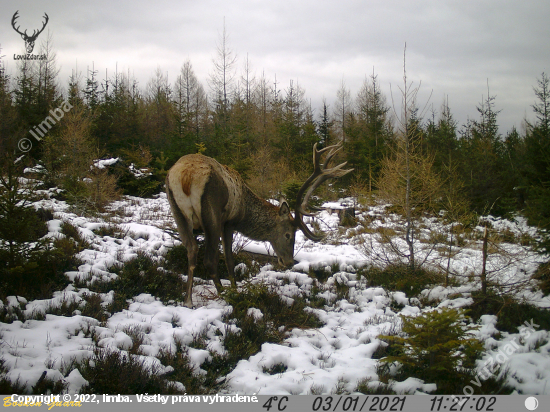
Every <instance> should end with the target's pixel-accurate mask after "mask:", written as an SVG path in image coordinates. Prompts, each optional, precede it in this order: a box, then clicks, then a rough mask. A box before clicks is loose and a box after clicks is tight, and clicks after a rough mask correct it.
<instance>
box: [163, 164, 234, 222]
mask: <svg viewBox="0 0 550 412" xmlns="http://www.w3.org/2000/svg"><path fill="white" fill-rule="evenodd" d="M166 183H167V185H168V188H169V190H171V191H172V194H173V197H174V200H175V201H176V203H177V205H178V207H179V209H180V210H181V212H182V213H183V215H184V216H186V217H187V218H188V219H189V220H191V221H192V222H193V229H199V228H204V223H205V222H203V208H205V207H208V208H212V209H218V211H219V212H220V213H221V219H222V221H224V222H225V221H228V220H233V219H239V217H240V216H241V215H242V214H243V213H244V207H243V200H242V198H243V187H244V182H243V181H242V179H241V177H240V176H239V174H238V173H237V172H236V171H234V170H232V169H230V168H228V167H226V166H223V165H221V164H220V163H218V162H217V161H216V160H214V159H212V158H210V157H207V156H203V155H201V154H191V155H187V156H183V157H182V158H180V159H179V160H178V161H177V162H176V164H174V166H172V168H171V169H170V170H169V171H168V175H167V177H166Z"/></svg>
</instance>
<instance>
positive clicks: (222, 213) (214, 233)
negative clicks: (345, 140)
mask: <svg viewBox="0 0 550 412" xmlns="http://www.w3.org/2000/svg"><path fill="white" fill-rule="evenodd" d="M341 148H342V144H341V143H340V144H337V145H334V146H329V147H326V148H324V149H322V150H317V145H315V146H314V147H313V166H314V171H313V174H312V175H311V176H310V177H309V178H308V179H307V180H306V181H305V183H304V184H303V186H302V187H301V188H300V190H299V191H298V193H297V196H296V197H297V199H296V208H295V211H294V212H295V213H294V217H292V215H291V214H290V207H289V206H288V203H287V202H286V201H285V200H284V199H282V200H281V202H280V205H279V206H275V205H273V204H271V203H269V202H267V201H265V200H264V199H261V198H259V197H258V196H256V195H255V194H254V193H253V192H252V190H251V189H250V188H249V187H248V186H247V185H246V184H245V183H244V181H243V180H242V178H241V177H240V176H239V174H238V173H237V172H236V171H235V170H233V169H230V168H229V167H227V166H223V165H221V164H219V163H218V162H217V161H216V160H214V159H212V158H210V157H207V156H203V155H201V154H191V155H187V156H183V157H182V158H180V159H179V160H178V161H177V163H176V164H175V165H174V166H172V168H171V169H170V170H169V171H168V174H167V176H166V194H167V196H168V201H169V203H170V208H171V209H172V215H173V216H174V219H175V221H176V225H177V227H178V232H179V235H180V239H181V241H182V243H183V245H184V246H185V248H186V249H187V257H188V262H189V268H188V272H187V275H188V279H187V296H186V298H185V305H186V306H187V307H192V306H193V301H192V289H193V271H194V270H195V268H196V266H197V254H198V246H197V241H196V239H195V236H194V235H193V229H202V231H203V232H204V243H205V249H206V250H205V254H204V266H205V268H206V271H207V272H208V273H209V274H210V276H211V277H212V279H213V281H214V285H215V286H216V289H217V290H218V293H220V292H221V291H222V290H223V288H222V284H221V282H220V279H219V277H218V274H217V271H216V268H217V264H218V262H219V242H220V237H221V239H222V245H223V250H224V254H225V262H226V265H227V271H228V273H229V278H230V280H231V285H232V286H233V287H236V284H235V278H234V263H233V254H232V243H233V232H234V231H237V232H240V233H242V234H243V235H245V236H247V237H249V238H250V239H253V240H258V241H268V242H270V243H271V245H272V246H273V249H274V250H275V253H276V254H277V256H278V258H279V262H280V263H282V264H283V265H285V266H290V265H292V264H293V263H294V259H293V258H294V235H295V232H296V230H297V229H300V230H302V232H303V233H304V235H305V236H306V237H307V238H309V239H311V240H313V241H315V242H318V241H319V240H321V239H323V236H318V235H315V234H313V233H312V232H311V231H310V230H309V228H308V227H307V226H306V224H305V223H304V221H303V216H311V214H310V213H308V212H306V210H305V209H306V208H307V203H308V200H309V197H310V196H311V194H312V193H313V191H314V190H315V189H316V188H317V187H318V186H319V185H320V184H321V183H323V182H324V181H326V180H327V179H329V178H338V177H341V176H344V175H345V174H346V173H349V172H351V170H343V167H344V165H345V164H346V163H342V164H339V165H338V166H335V167H332V168H328V165H329V163H330V161H331V160H332V158H333V157H334V155H335V154H336V153H337V152H338V151H339V150H340V149H341ZM325 152H328V154H327V156H326V158H325V163H324V164H321V163H320V160H321V155H322V154H323V153H325Z"/></svg>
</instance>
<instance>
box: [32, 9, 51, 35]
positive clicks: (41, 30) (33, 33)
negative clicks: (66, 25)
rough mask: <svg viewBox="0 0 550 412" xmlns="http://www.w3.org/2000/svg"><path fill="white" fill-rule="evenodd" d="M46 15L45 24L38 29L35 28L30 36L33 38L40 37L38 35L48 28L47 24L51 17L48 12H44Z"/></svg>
mask: <svg viewBox="0 0 550 412" xmlns="http://www.w3.org/2000/svg"><path fill="white" fill-rule="evenodd" d="M44 17H45V19H46V20H45V21H44V24H42V28H41V29H40V30H38V31H36V30H34V31H33V32H32V36H31V37H30V38H31V39H33V40H35V39H36V38H37V37H38V35H39V34H40V33H42V32H43V31H44V29H45V28H46V24H48V21H49V20H50V18H49V17H48V15H47V14H46V13H44Z"/></svg>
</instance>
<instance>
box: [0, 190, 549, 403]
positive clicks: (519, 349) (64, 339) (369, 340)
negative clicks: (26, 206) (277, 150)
mask: <svg viewBox="0 0 550 412" xmlns="http://www.w3.org/2000/svg"><path fill="white" fill-rule="evenodd" d="M36 206H37V207H38V206H42V207H47V208H53V209H54V210H55V214H54V216H55V219H54V220H52V221H50V222H49V223H48V228H49V231H50V233H49V234H48V236H59V235H60V230H61V229H60V228H61V223H62V222H63V221H68V222H71V223H72V224H73V225H74V226H76V227H77V228H78V230H79V232H80V234H81V235H82V236H84V237H85V238H86V239H87V240H88V241H89V242H90V244H91V246H90V248H89V249H86V250H84V251H82V252H81V253H80V254H79V258H80V259H82V261H83V262H85V263H84V264H83V265H81V266H80V267H79V268H78V271H74V272H69V273H67V275H68V276H69V278H70V279H71V280H75V279H80V280H94V279H103V278H110V277H112V276H116V275H114V274H112V273H110V272H109V267H111V266H112V265H113V264H114V263H116V262H124V261H127V260H129V259H131V258H133V257H135V256H137V253H138V252H139V251H148V252H154V253H156V254H158V255H163V254H165V253H166V252H167V251H168V250H169V249H170V248H171V247H173V246H174V244H177V243H178V242H177V241H175V240H174V239H173V238H172V237H171V236H170V235H169V234H168V233H167V232H166V231H165V229H166V228H171V229H173V228H174V225H173V223H172V218H171V215H170V211H169V206H168V203H167V200H166V196H165V195H164V194H161V195H159V196H157V197H156V198H153V199H140V198H136V197H126V198H125V199H124V200H121V201H118V202H114V203H113V204H112V205H111V209H112V210H116V211H117V212H118V213H117V215H116V216H115V217H112V218H111V223H108V222H105V221H103V220H101V219H89V218H84V217H81V216H77V215H75V214H73V213H71V212H70V211H69V208H68V207H67V205H66V204H65V203H64V202H60V201H57V200H55V199H47V200H42V201H40V202H38V203H37V204H36ZM332 206H333V207H335V206H337V205H332ZM384 209H385V206H384V205H377V206H371V207H369V208H368V209H366V210H365V211H363V212H361V214H360V218H359V223H358V225H357V227H355V228H352V229H346V230H344V229H339V228H338V217H337V215H336V214H335V213H333V214H329V213H328V212H323V213H321V214H320V216H319V217H318V220H319V221H320V224H321V227H322V229H323V230H325V231H329V232H330V233H329V235H328V237H327V239H326V241H325V242H322V243H319V244H315V243H313V242H311V241H309V240H307V239H305V238H304V237H303V235H302V234H301V232H298V233H297V236H296V249H295V250H296V256H295V259H296V261H297V262H298V263H297V264H296V265H295V266H294V268H292V269H291V270H287V271H285V272H280V271H279V272H278V271H274V270H273V268H272V267H271V266H270V265H266V266H264V267H263V268H262V269H261V270H260V272H259V274H258V275H256V276H255V277H254V278H253V279H252V281H253V282H266V283H269V284H271V285H274V286H276V287H277V288H278V290H279V292H280V293H281V294H282V295H285V296H287V297H289V298H291V297H292V296H294V295H296V294H298V293H308V291H309V290H311V288H312V285H313V279H312V278H310V277H309V276H308V275H307V274H305V273H303V272H306V273H307V272H308V270H309V269H310V267H311V268H314V269H316V270H321V269H324V270H326V272H327V274H328V273H330V274H331V276H330V277H329V279H328V280H327V282H326V284H327V285H331V284H334V283H338V284H345V285H347V286H349V287H350V289H349V297H348V299H347V300H339V301H335V302H334V304H333V305H332V306H325V308H324V309H311V310H312V311H314V312H316V313H317V315H318V316H319V317H320V319H321V320H322V321H323V322H324V323H325V326H323V327H321V328H319V329H305V330H301V329H297V328H296V329H293V330H291V331H290V333H289V335H288V337H287V338H286V339H285V341H284V342H283V343H281V344H270V343H266V344H264V345H263V346H262V348H261V351H260V352H258V353H257V354H255V355H253V356H251V357H250V358H249V359H242V360H241V361H240V362H239V363H238V364H237V366H236V368H235V369H234V370H233V371H232V372H231V373H230V374H229V376H228V378H229V379H228V382H229V387H228V391H229V392H232V393H240V394H253V393H255V394H262V395H265V394H274V395H275V394H308V393H311V391H312V385H315V388H316V390H319V388H321V391H322V392H324V393H329V392H330V391H331V390H333V389H334V388H335V387H336V386H337V385H338V384H342V383H343V384H344V385H345V388H346V389H347V390H349V391H352V390H353V389H354V388H355V386H356V384H357V381H359V380H360V379H364V378H371V379H373V380H374V381H376V379H377V375H376V372H375V368H376V364H377V361H376V360H374V359H372V354H373V353H374V351H375V350H376V349H377V347H378V345H379V340H378V339H377V336H378V335H379V334H381V333H387V332H388V331H390V330H391V329H392V328H396V327H398V326H399V322H400V318H399V316H398V315H414V314H418V313H420V312H421V309H419V308H418V307H417V306H414V305H413V304H414V303H415V302H411V301H409V299H408V298H407V297H406V296H405V294H404V293H402V292H393V293H392V292H390V293H388V292H386V291H385V290H384V289H382V288H378V287H367V286H366V284H365V282H364V280H363V279H358V277H357V275H356V273H355V272H356V268H358V267H361V266H363V265H366V264H368V263H372V262H369V261H368V259H367V256H366V254H365V249H364V248H365V247H366V246H365V245H370V246H369V247H372V248H375V249H380V248H381V244H380V239H379V238H378V237H377V232H376V228H377V227H384V228H390V229H394V230H396V231H398V230H400V229H401V227H402V222H401V221H400V219H399V217H398V216H395V215H389V214H387V213H386V212H385V210H384ZM381 217H383V218H381ZM491 219H492V224H493V227H500V228H503V229H506V230H508V231H509V232H511V233H514V234H517V235H518V236H520V235H522V234H525V233H527V234H529V235H530V236H532V237H534V236H536V232H535V231H534V230H533V229H532V228H529V227H528V226H527V225H526V223H525V221H524V220H522V219H516V221H515V222H510V221H504V220H502V219H494V218H491ZM369 222H370V223H369ZM113 223H114V224H117V225H118V228H119V229H120V230H122V231H123V232H124V236H123V238H122V239H120V238H113V237H110V236H99V235H97V234H96V233H94V230H96V231H97V229H98V228H100V227H101V226H108V225H110V224H111V225H112V224H113ZM423 225H424V227H425V228H426V236H428V235H429V234H430V233H437V232H440V233H444V229H445V228H444V226H443V225H442V224H441V223H439V222H438V221H437V220H435V219H426V220H425V221H424V222H423ZM367 226H368V228H369V230H366V227H367ZM367 238H368V239H369V240H372V242H366V241H365V239H367ZM239 242H240V245H241V246H243V247H244V248H245V250H249V251H255V252H263V253H265V251H266V245H264V244H262V243H260V242H250V241H247V240H246V239H242V238H241V239H240V240H239ZM418 242H419V243H418V245H417V246H418V248H419V250H420V252H419V256H420V257H426V259H427V260H428V261H429V262H430V264H432V265H434V266H437V265H441V262H443V261H444V263H445V264H446V260H445V259H446V258H445V255H444V251H443V250H442V248H439V249H435V250H434V249H433V248H432V249H429V248H427V246H426V244H423V243H422V242H421V240H418ZM506 247H508V248H510V249H511V250H512V251H513V252H517V253H520V252H521V253H522V259H521V261H519V260H518V262H516V264H512V265H507V266H506V265H504V266H503V268H501V269H499V266H498V265H499V264H502V263H499V262H498V261H496V259H495V261H492V260H491V261H490V262H489V263H490V264H491V265H492V266H491V268H493V270H494V273H495V276H498V277H501V278H502V279H507V278H508V277H515V278H517V277H524V278H527V277H528V276H530V274H531V273H532V272H533V270H534V269H535V268H536V265H537V264H538V263H539V262H540V256H538V255H536V254H535V253H534V252H531V251H530V250H529V249H528V248H523V247H520V246H517V245H511V244H510V245H506ZM267 249H268V250H269V247H267ZM480 253H481V252H480V247H479V241H478V240H473V241H472V242H471V244H470V245H469V246H468V247H464V248H462V249H461V250H460V251H459V252H458V253H456V254H454V256H453V257H452V259H451V261H450V268H451V269H452V271H453V272H456V273H460V274H464V275H467V274H468V273H471V272H473V271H476V270H478V269H479V265H480V259H481V254H480ZM333 271H334V272H336V273H332V272H333ZM201 288H202V289H203V290H204V289H210V290H211V291H215V289H213V286H212V285H202V286H201ZM201 288H195V292H197V291H198V290H199V289H201ZM475 288H477V286H476V284H475V282H474V283H465V284H463V285H461V286H455V287H448V288H445V287H443V286H437V287H435V288H433V289H431V290H425V291H423V293H422V295H423V296H424V298H426V299H430V300H431V301H433V302H434V306H437V305H439V306H440V307H462V306H464V305H467V304H469V303H471V298H469V297H468V296H469V293H470V292H471V291H472V290H473V289H475ZM87 292H89V291H88V290H87V289H85V288H83V289H79V290H77V289H75V288H74V287H73V285H69V286H68V287H67V288H66V289H65V290H63V291H59V292H56V293H55V295H54V297H53V298H52V299H46V300H36V301H32V302H26V300H25V299H24V298H22V297H9V298H8V299H7V301H6V302H0V305H9V306H21V305H26V306H25V311H26V313H27V314H29V315H30V314H32V313H45V312H46V309H47V308H48V307H55V306H58V305H60V304H61V302H62V301H63V300H65V301H67V300H68V301H71V300H74V301H76V302H79V301H81V300H82V296H83V294H85V293H87ZM324 293H325V296H326V297H327V298H329V300H330V298H332V299H334V296H335V295H334V294H331V292H330V291H329V290H328V289H327V291H325V292H324ZM457 293H460V294H461V297H459V298H456V297H453V296H456V294H457ZM331 295H332V296H331ZM519 295H520V296H523V297H524V298H526V299H529V300H531V301H532V302H533V303H536V304H537V305H539V306H542V307H547V308H550V298H549V297H544V296H542V294H541V293H540V292H532V291H530V290H528V289H526V290H523V291H521V292H520V293H519ZM102 299H103V301H104V302H108V301H109V294H104V295H103V296H102ZM194 301H195V302H199V307H197V308H195V309H188V308H186V307H183V306H177V305H165V304H163V303H161V302H160V301H158V300H157V299H155V297H153V296H151V295H148V294H141V295H139V296H136V297H134V299H133V302H132V303H131V304H130V306H129V308H128V310H124V311H122V312H119V313H115V314H114V315H113V316H112V317H111V318H109V319H108V321H107V322H106V324H100V323H99V322H98V321H97V320H95V319H93V318H89V317H85V316H81V315H80V314H77V313H78V311H76V314H75V315H74V316H72V317H63V316H54V315H50V314H48V315H46V316H45V320H27V321H26V322H24V323H22V322H20V321H15V322H13V323H11V324H5V323H0V357H1V358H3V359H4V361H5V364H6V366H7V367H8V368H9V370H10V372H9V377H10V378H11V379H13V380H15V379H17V378H19V380H20V382H27V385H28V386H29V387H30V386H32V385H33V384H35V383H36V381H37V380H38V379H39V377H40V376H41V374H42V372H43V371H44V370H47V376H48V377H49V378H52V379H58V378H63V376H62V374H61V373H60V371H59V369H60V368H61V367H62V365H63V364H67V363H69V362H70V361H71V359H76V360H80V359H83V358H85V357H89V356H91V355H92V353H93V342H92V337H91V334H90V330H91V328H95V332H96V334H97V336H98V339H99V345H100V346H102V347H110V348H118V349H119V350H121V351H124V350H127V349H128V348H130V347H131V346H132V339H131V337H130V336H129V335H128V333H127V332H128V331H129V330H131V328H132V327H136V326H139V327H141V328H143V330H145V331H146V332H147V333H146V335H145V341H144V344H143V345H142V351H143V353H144V355H141V356H142V357H143V358H144V360H146V361H147V362H148V363H150V364H157V365H159V367H161V365H160V363H159V361H158V360H157V358H156V357H155V356H156V355H157V354H158V352H159V350H160V349H161V348H167V347H170V346H174V345H175V341H176V340H178V341H182V342H183V343H185V344H189V343H190V342H191V341H192V339H193V336H197V335H199V334H200V333H203V332H204V331H206V333H207V336H208V342H209V348H210V349H211V350H218V351H223V347H222V345H221V341H220V335H221V333H216V332H217V331H218V332H223V331H224V330H225V328H227V327H232V326H231V325H226V324H224V323H223V322H222V317H223V314H224V312H225V311H226V310H228V307H227V305H226V304H225V302H224V301H222V300H200V297H199V296H196V297H194ZM395 304H398V305H399V306H396V305H395ZM391 307H394V308H395V307H401V308H402V309H400V310H399V311H398V312H397V311H396V310H395V309H394V310H392V309H391ZM431 309H432V308H425V309H424V310H431ZM250 311H251V314H252V315H253V316H255V317H256V318H261V316H263V315H262V313H261V311H259V310H258V309H251V310H250ZM526 321H528V319H526ZM495 323H496V319H495V317H494V316H489V315H487V316H484V317H482V319H481V328H480V330H479V331H478V332H477V333H478V335H479V337H480V338H481V339H482V340H483V341H484V342H485V345H486V349H487V350H488V352H487V353H486V355H485V358H484V359H482V360H481V361H479V370H480V371H481V370H482V369H483V367H484V366H485V365H486V362H487V361H488V360H489V359H494V358H497V357H499V356H500V355H502V353H505V356H504V355H502V356H500V358H499V359H500V360H501V361H502V362H501V363H502V365H503V366H504V367H505V368H508V369H509V370H510V372H511V373H510V376H511V378H510V384H511V385H513V386H514V387H515V388H516V389H517V390H521V391H523V392H524V393H533V394H535V393H538V394H541V393H546V394H548V393H550V385H547V383H548V381H549V380H550V356H549V352H550V343H548V342H549V341H550V333H549V332H548V331H543V330H537V329H536V327H535V326H533V327H532V329H530V330H529V331H528V332H529V336H527V335H526V333H525V330H524V331H523V333H522V331H520V333H517V334H508V333H502V334H501V337H500V338H499V339H496V338H495V337H494V336H496V335H495V334H496V333H497V330H496V328H495ZM511 343H513V346H512V347H513V350H510V345H511ZM189 356H190V358H191V360H192V362H193V363H194V364H195V365H196V366H197V367H200V365H201V363H202V362H204V360H205V359H207V358H208V357H209V356H210V355H209V352H208V351H206V350H200V349H194V348H190V349H189ZM281 364H282V365H285V366H286V369H285V370H284V371H283V372H280V373H276V374H273V375H271V374H269V373H268V371H269V370H270V368H273V367H274V366H275V365H281ZM161 368H162V367H161ZM480 373H481V372H480ZM65 380H66V381H68V382H69V384H70V386H69V390H70V392H76V391H78V390H79V388H80V387H81V386H82V385H83V384H85V381H84V379H83V378H82V376H81V375H80V373H79V372H78V371H77V370H75V371H73V372H72V373H71V374H70V375H69V376H68V377H66V378H65ZM396 388H397V389H398V390H400V391H402V392H403V393H404V392H407V393H414V392H415V391H416V392H426V391H430V390H433V385H431V384H430V383H429V382H427V383H423V382H422V381H420V380H418V379H416V378H410V379H407V381H405V382H403V383H400V384H399V385H398V386H396Z"/></svg>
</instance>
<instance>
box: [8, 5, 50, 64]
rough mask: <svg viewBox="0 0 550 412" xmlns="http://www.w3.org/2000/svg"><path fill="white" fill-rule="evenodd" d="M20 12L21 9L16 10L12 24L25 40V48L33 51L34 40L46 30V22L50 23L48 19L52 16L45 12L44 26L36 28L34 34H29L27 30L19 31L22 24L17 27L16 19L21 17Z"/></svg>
mask: <svg viewBox="0 0 550 412" xmlns="http://www.w3.org/2000/svg"><path fill="white" fill-rule="evenodd" d="M18 14H19V10H17V11H16V12H15V14H14V15H13V17H12V18H11V25H12V27H13V29H14V30H15V31H16V32H17V33H19V34H20V35H21V37H22V38H23V40H25V48H26V49H27V53H32V51H33V49H34V42H35V41H36V38H37V37H38V35H39V34H40V33H42V32H43V31H44V28H45V27H46V24H48V20H49V19H50V18H49V17H48V15H47V14H46V13H44V18H45V20H44V23H43V25H42V28H41V29H40V30H34V31H33V32H32V35H30V36H29V35H28V34H27V30H25V31H24V32H21V31H19V27H20V26H17V27H15V21H16V20H17V18H18V17H19V16H18Z"/></svg>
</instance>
